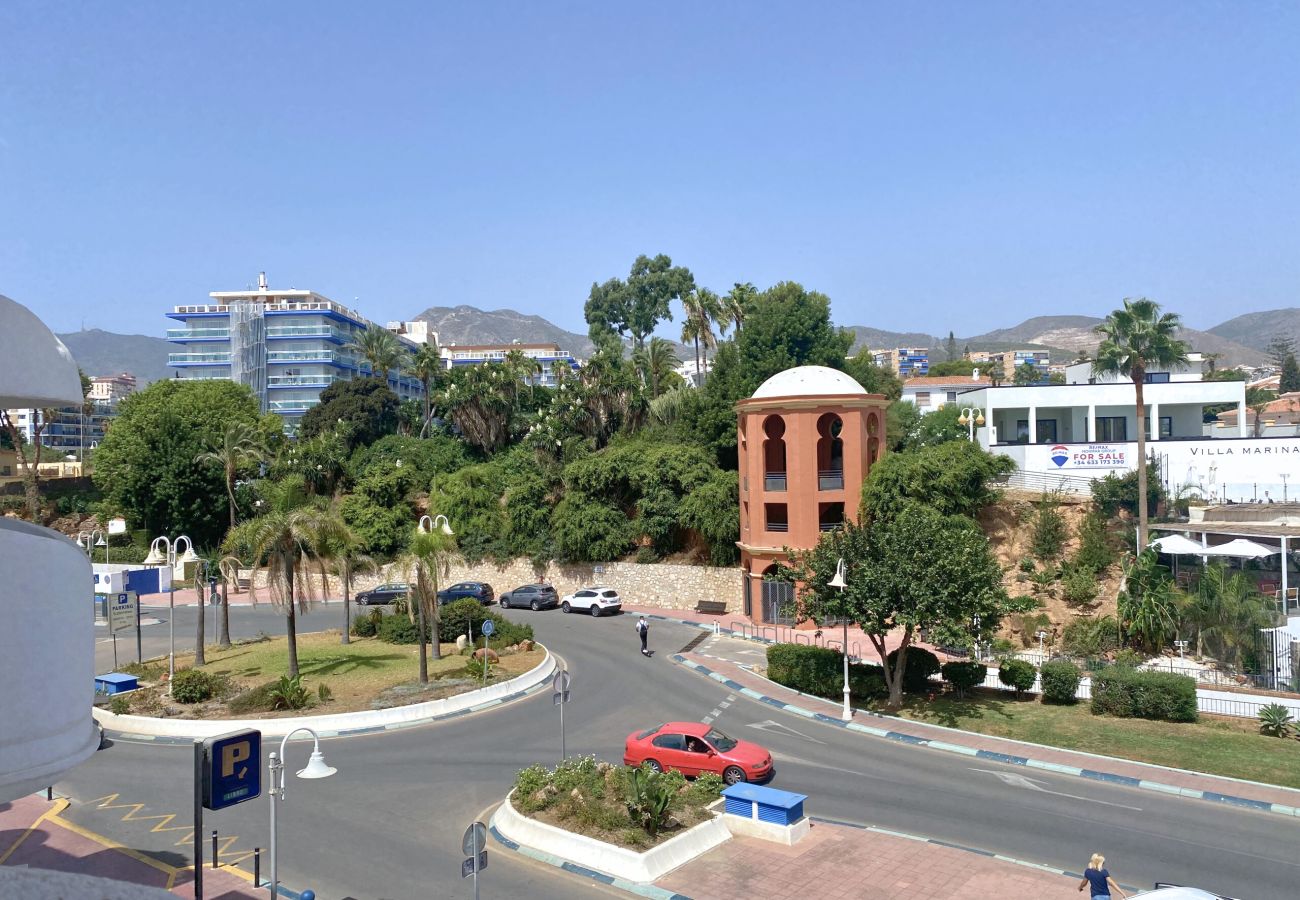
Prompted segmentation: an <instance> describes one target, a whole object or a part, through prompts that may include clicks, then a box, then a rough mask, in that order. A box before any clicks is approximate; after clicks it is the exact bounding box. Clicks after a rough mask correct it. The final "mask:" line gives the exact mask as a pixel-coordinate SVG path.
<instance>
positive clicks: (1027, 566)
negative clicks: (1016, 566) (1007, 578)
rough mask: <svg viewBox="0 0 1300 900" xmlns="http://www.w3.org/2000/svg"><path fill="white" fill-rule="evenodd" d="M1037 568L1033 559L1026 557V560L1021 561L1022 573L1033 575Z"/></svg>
mask: <svg viewBox="0 0 1300 900" xmlns="http://www.w3.org/2000/svg"><path fill="white" fill-rule="evenodd" d="M1036 568H1037V566H1036V565H1035V564H1034V560H1033V557H1031V556H1026V557H1025V558H1024V559H1022V560H1020V571H1022V572H1024V573H1025V574H1026V575H1030V574H1032V573H1033V571H1034V569H1036Z"/></svg>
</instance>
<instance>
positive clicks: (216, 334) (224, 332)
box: [167, 328, 230, 341]
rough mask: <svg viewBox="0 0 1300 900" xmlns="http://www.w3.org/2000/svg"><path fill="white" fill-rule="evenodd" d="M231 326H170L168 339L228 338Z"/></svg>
mask: <svg viewBox="0 0 1300 900" xmlns="http://www.w3.org/2000/svg"><path fill="white" fill-rule="evenodd" d="M228 337H230V329H229V328H168V329H167V340H169V341H183V340H186V339H195V340H202V339H204V338H213V339H220V338H228Z"/></svg>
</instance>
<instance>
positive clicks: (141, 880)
mask: <svg viewBox="0 0 1300 900" xmlns="http://www.w3.org/2000/svg"><path fill="white" fill-rule="evenodd" d="M66 806H67V801H66V800H59V799H56V800H53V801H49V800H46V799H45V798H44V797H42V796H39V795H37V796H32V797H22V798H20V799H18V800H15V801H13V802H12V803H0V865H4V866H28V867H30V868H32V869H52V870H54V871H58V872H75V873H77V874H79V875H95V876H98V877H100V878H111V879H113V880H115V881H124V882H127V883H130V884H138V885H143V886H146V887H152V888H160V889H162V890H167V891H170V892H171V893H172V894H175V895H176V896H178V897H188V898H193V896H194V885H193V872H192V870H191V869H190V868H186V867H181V868H178V867H176V866H171V865H168V864H167V863H164V862H162V861H160V860H156V859H153V858H152V857H149V856H146V855H145V854H143V853H141V852H139V851H138V850H133V849H132V848H130V847H124V846H122V845H121V844H119V843H117V842H116V841H114V840H112V839H110V838H106V837H103V836H102V835H98V834H95V833H94V832H92V831H89V830H87V829H85V828H82V827H81V826H80V825H76V824H75V823H73V822H70V821H67V820H66V819H64V818H62V817H61V816H60V815H59V813H60V812H61V811H62V810H63V809H64V808H66ZM265 893H266V891H265V889H263V890H261V891H258V890H254V888H253V885H252V883H251V882H250V881H249V880H248V879H247V878H241V877H240V876H238V875H236V874H234V873H233V872H232V871H230V870H228V869H215V870H214V869H206V870H204V873H203V895H204V897H205V898H206V900H257V898H261V897H263V896H264V895H265Z"/></svg>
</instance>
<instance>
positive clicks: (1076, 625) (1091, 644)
mask: <svg viewBox="0 0 1300 900" xmlns="http://www.w3.org/2000/svg"><path fill="white" fill-rule="evenodd" d="M1061 647H1062V649H1064V650H1065V652H1066V653H1068V654H1069V655H1070V656H1078V657H1088V656H1100V655H1101V654H1103V653H1107V652H1109V651H1111V650H1115V649H1118V648H1119V623H1118V622H1116V621H1115V617H1114V616H1101V617H1100V618H1096V619H1091V618H1083V617H1081V618H1077V619H1074V620H1072V621H1071V622H1070V623H1069V624H1068V625H1066V626H1065V630H1064V631H1063V632H1062V633H1061Z"/></svg>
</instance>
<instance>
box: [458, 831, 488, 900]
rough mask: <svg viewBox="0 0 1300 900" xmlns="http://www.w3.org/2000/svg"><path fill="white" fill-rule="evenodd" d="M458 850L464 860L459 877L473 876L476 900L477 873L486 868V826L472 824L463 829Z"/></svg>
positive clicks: (475, 897) (476, 898) (475, 899)
mask: <svg viewBox="0 0 1300 900" xmlns="http://www.w3.org/2000/svg"><path fill="white" fill-rule="evenodd" d="M460 850H461V852H462V853H464V854H465V859H464V860H462V861H461V864H460V877H461V878H469V877H470V876H471V875H472V876H474V900H478V873H479V872H482V871H483V870H484V869H486V868H487V826H486V825H484V824H483V823H482V822H474V823H473V824H472V825H470V826H469V827H468V828H466V829H465V835H464V837H462V838H461V839H460Z"/></svg>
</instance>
